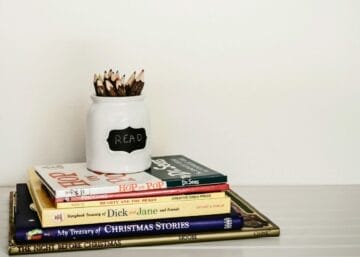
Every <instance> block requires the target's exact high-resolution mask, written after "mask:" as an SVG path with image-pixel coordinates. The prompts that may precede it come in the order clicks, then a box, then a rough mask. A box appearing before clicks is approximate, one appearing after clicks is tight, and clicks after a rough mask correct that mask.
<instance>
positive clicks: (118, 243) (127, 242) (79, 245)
mask: <svg viewBox="0 0 360 257" xmlns="http://www.w3.org/2000/svg"><path fill="white" fill-rule="evenodd" d="M279 233H280V230H279V229H271V230H269V229H259V230H257V231H233V232H232V231H227V232H220V233H217V232H215V233H214V232H202V233H190V234H188V233H187V234H174V235H171V234H170V235H164V236H159V237H151V238H149V237H132V238H131V237H129V238H123V239H120V238H110V239H101V240H76V241H69V242H56V243H52V242H48V243H36V244H34V243H27V244H16V245H10V246H9V248H8V252H9V254H10V255H15V254H30V253H49V252H64V251H78V250H91V249H104V248H117V247H130V246H145V245H161V244H175V243H193V242H203V241H215V240H228V239H244V238H256V237H272V236H279Z"/></svg>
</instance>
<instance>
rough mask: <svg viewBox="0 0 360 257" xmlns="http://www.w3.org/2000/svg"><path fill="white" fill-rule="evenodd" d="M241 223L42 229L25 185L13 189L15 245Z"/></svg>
mask: <svg viewBox="0 0 360 257" xmlns="http://www.w3.org/2000/svg"><path fill="white" fill-rule="evenodd" d="M243 222H244V220H243V217H242V216H241V215H240V214H239V213H238V212H236V211H235V210H232V212H231V213H230V214H226V215H211V216H203V217H182V218H174V219H159V220H148V221H141V222H117V223H104V224H92V225H81V226H69V227H58V228H57V227H55V228H42V227H41V224H40V221H39V219H38V216H37V214H36V212H35V211H34V209H33V204H32V199H31V196H30V193H29V190H28V188H27V185H26V184H17V185H16V210H15V222H14V223H15V241H16V242H17V243H26V242H35V241H38V242H51V241H67V240H79V239H103V238H114V237H117V238H119V237H123V236H139V235H158V234H172V233H192V232H202V231H221V230H233V229H237V230H239V229H241V228H242V226H243Z"/></svg>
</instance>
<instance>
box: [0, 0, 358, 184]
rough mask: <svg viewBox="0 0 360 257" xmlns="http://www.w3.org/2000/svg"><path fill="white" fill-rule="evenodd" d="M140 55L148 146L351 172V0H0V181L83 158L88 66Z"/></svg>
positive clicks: (241, 161) (257, 179)
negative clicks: (40, 166)
mask: <svg viewBox="0 0 360 257" xmlns="http://www.w3.org/2000/svg"><path fill="white" fill-rule="evenodd" d="M111 67H112V68H114V69H117V68H118V69H120V70H121V71H122V72H125V73H127V74H129V73H130V72H131V71H133V70H134V69H140V68H145V70H146V84H145V87H146V90H145V93H146V95H147V100H148V103H149V108H150V110H151V115H152V136H153V142H152V145H153V154H154V155H162V154H175V153H183V154H185V155H187V156H189V157H192V158H194V159H196V160H198V161H200V162H202V163H204V164H207V165H208V166H210V167H213V168H215V169H218V170H222V171H224V172H226V173H227V174H228V175H229V178H230V182H231V183H232V184H286V183H290V184H327V183H330V184H342V183H346V184H349V183H350V184H352V183H360V172H359V170H360V158H359V157H360V156H359V155H360V154H359V153H360V121H359V115H360V1H341V0H339V1H194V0H190V1H189V0H186V1H183V0H177V1H165V0H164V1H146V0H143V1H130V0H128V1H100V0H97V1H86V0H82V1H70V0H68V1H65V0H63V1H55V0H53V1H49V0H37V1H36V0H32V1H18V0H0V89H1V90H0V92H1V100H0V125H1V128H0V145H1V146H0V158H1V163H0V164H1V180H0V184H3V185H7V184H11V185H13V184H15V183H16V182H19V181H25V180H26V168H27V167H29V166H31V165H33V164H43V163H59V162H78V161H84V160H85V151H84V143H85V142H84V122H85V114H86V110H87V108H88V106H89V103H90V99H89V95H90V94H91V93H92V91H93V88H92V76H93V73H94V72H101V71H103V70H104V69H105V68H106V69H107V68H111Z"/></svg>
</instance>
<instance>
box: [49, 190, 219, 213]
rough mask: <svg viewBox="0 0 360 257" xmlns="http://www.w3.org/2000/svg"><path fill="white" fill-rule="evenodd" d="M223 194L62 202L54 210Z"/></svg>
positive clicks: (213, 196)
mask: <svg viewBox="0 0 360 257" xmlns="http://www.w3.org/2000/svg"><path fill="white" fill-rule="evenodd" d="M224 197H225V192H215V193H201V194H188V195H171V196H159V197H141V198H125V199H113V200H101V201H84V202H65V203H64V202H63V203H57V204H56V208H58V209H66V208H84V207H85V208H87V207H100V206H120V205H124V204H136V205H138V204H147V203H164V202H170V201H174V200H177V201H179V200H196V199H215V198H224Z"/></svg>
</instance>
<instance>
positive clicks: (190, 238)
mask: <svg viewBox="0 0 360 257" xmlns="http://www.w3.org/2000/svg"><path fill="white" fill-rule="evenodd" d="M228 195H229V196H230V197H231V198H232V200H233V206H235V207H236V208H237V210H239V211H240V212H241V213H242V215H243V216H244V218H245V219H246V220H245V224H244V228H243V229H242V230H228V231H222V232H201V233H189V234H172V235H149V236H133V237H124V238H112V239H99V240H78V241H69V242H65V241H64V242H52V243H51V242H49V243H27V244H17V243H16V242H15V241H14V215H15V213H14V211H13V210H14V208H15V206H16V201H15V199H14V197H15V195H14V192H11V193H10V208H9V223H10V224H9V228H10V229H9V248H8V250H9V254H10V255H14V254H29V253H44V252H62V251H76V250H91V249H103V248H116V247H129V246H150V245H159V244H175V243H192V242H203V241H215V240H228V239H242V238H256V237H275V236H279V235H280V229H279V227H278V226H277V225H275V224H274V223H273V222H272V221H271V220H269V219H268V218H267V217H265V216H264V215H263V214H261V213H260V212H259V211H257V210H256V209H255V208H254V207H253V206H252V205H251V204H250V203H248V202H247V201H245V200H244V199H243V198H241V197H240V196H239V195H238V194H236V193H235V192H234V191H228Z"/></svg>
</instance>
